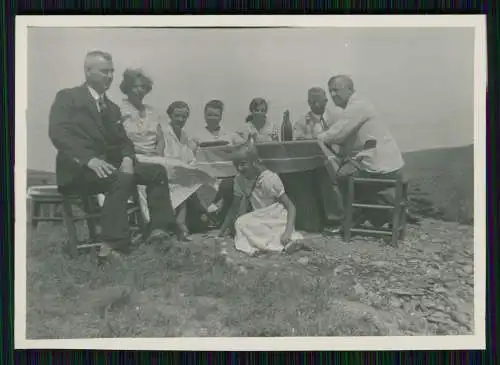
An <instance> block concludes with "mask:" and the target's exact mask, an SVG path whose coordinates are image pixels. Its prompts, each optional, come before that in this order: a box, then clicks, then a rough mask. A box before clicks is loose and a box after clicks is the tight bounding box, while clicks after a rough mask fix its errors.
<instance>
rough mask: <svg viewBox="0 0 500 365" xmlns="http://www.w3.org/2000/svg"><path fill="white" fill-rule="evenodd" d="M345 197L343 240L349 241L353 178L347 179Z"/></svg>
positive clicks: (351, 223) (351, 222)
mask: <svg viewBox="0 0 500 365" xmlns="http://www.w3.org/2000/svg"><path fill="white" fill-rule="evenodd" d="M347 184H348V185H347V199H346V207H345V218H344V240H345V241H346V242H349V241H350V240H351V229H352V225H353V221H352V220H353V206H352V204H353V203H354V178H353V177H349V178H348V181H347Z"/></svg>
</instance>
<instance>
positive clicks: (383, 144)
mask: <svg viewBox="0 0 500 365" xmlns="http://www.w3.org/2000/svg"><path fill="white" fill-rule="evenodd" d="M328 90H329V92H330V95H331V97H332V99H333V101H334V103H335V104H336V105H337V106H338V107H339V108H341V109H343V111H342V113H341V114H340V115H339V120H338V121H336V122H335V123H334V124H333V125H332V126H331V127H330V128H329V129H328V130H326V131H324V132H322V133H320V134H318V136H317V138H318V140H320V141H322V142H324V143H326V144H336V145H338V146H339V147H340V150H339V156H340V158H341V159H342V160H343V161H346V160H350V161H353V162H354V163H355V166H356V167H357V169H358V171H356V172H355V173H356V174H358V175H360V176H366V177H374V178H377V177H378V178H399V177H402V168H403V166H404V161H403V157H402V155H401V152H400V150H399V147H398V145H397V143H396V141H395V140H394V138H393V137H392V135H391V133H390V132H389V130H388V129H387V128H386V126H385V125H384V124H383V122H382V121H381V120H380V119H379V117H378V115H377V112H376V110H375V108H374V107H373V105H372V104H371V103H369V102H367V101H366V100H364V99H363V98H361V97H360V96H359V95H358V94H357V93H356V92H355V89H354V84H353V81H352V80H351V78H350V77H348V76H345V75H338V76H334V77H332V78H331V79H330V80H329V81H328ZM341 165H342V162H341ZM341 171H342V167H341V169H340V171H339V175H340V176H341V175H342V172H341ZM360 193H361V195H362V197H361V198H360V199H363V200H368V201H369V202H372V203H374V204H388V203H392V202H393V201H394V189H385V190H383V191H381V190H380V188H377V187H376V186H374V187H373V188H369V189H363V191H361V192H360ZM368 214H369V212H368V213H366V214H365V217H366V218H367V219H368V220H370V222H371V223H372V224H373V225H375V226H381V225H383V224H385V223H386V222H387V221H388V219H389V214H387V215H384V214H381V213H380V212H375V213H373V214H369V215H368Z"/></svg>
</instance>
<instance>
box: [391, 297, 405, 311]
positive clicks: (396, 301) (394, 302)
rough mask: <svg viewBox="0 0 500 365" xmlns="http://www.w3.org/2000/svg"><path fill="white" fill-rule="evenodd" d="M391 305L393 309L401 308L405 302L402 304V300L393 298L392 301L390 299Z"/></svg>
mask: <svg viewBox="0 0 500 365" xmlns="http://www.w3.org/2000/svg"><path fill="white" fill-rule="evenodd" d="M389 304H390V305H391V307H393V308H401V306H402V305H403V302H401V300H399V299H398V298H396V297H391V299H389Z"/></svg>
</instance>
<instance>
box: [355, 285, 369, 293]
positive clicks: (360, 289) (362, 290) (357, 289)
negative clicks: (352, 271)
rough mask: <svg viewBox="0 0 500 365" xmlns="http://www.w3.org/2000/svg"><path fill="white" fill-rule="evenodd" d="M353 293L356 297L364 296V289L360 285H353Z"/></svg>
mask: <svg viewBox="0 0 500 365" xmlns="http://www.w3.org/2000/svg"><path fill="white" fill-rule="evenodd" d="M354 292H355V293H356V294H358V295H365V293H366V289H365V288H363V286H362V285H361V284H356V285H354Z"/></svg>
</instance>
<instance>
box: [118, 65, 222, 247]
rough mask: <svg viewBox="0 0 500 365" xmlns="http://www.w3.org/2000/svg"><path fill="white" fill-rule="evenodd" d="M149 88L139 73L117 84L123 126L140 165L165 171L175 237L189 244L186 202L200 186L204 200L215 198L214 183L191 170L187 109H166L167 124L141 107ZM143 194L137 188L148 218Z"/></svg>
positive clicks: (129, 73)
mask: <svg viewBox="0 0 500 365" xmlns="http://www.w3.org/2000/svg"><path fill="white" fill-rule="evenodd" d="M152 86H153V82H152V80H151V78H150V77H149V76H147V75H146V74H145V73H144V72H143V71H142V70H141V69H127V70H125V72H124V74H123V81H122V83H121V84H120V90H121V91H122V92H123V93H124V94H125V95H126V98H124V99H123V101H122V104H121V112H122V120H123V126H124V128H125V131H126V133H127V135H128V137H129V139H130V140H131V141H132V142H133V144H134V147H135V150H136V156H137V159H138V160H139V161H141V162H144V163H153V164H161V165H163V166H164V167H165V168H166V169H167V174H168V177H169V187H170V195H171V199H172V206H173V208H174V209H176V211H177V227H178V237H179V238H180V239H182V240H190V238H189V230H188V228H187V226H186V209H187V200H188V199H190V198H191V197H192V195H193V194H194V193H195V192H197V191H198V190H199V189H200V188H201V187H202V186H203V187H204V188H206V189H208V190H209V193H205V194H204V196H210V195H211V194H212V195H214V196H215V190H214V189H213V187H212V184H213V181H214V179H213V178H212V177H211V176H209V175H207V174H206V173H203V172H201V171H199V170H197V169H195V168H194V167H192V166H190V165H192V163H193V162H194V155H193V148H195V144H194V143H192V142H191V141H190V139H189V138H188V137H187V136H186V134H185V132H184V131H183V127H184V125H185V123H186V121H187V118H188V117H189V107H188V105H187V104H186V103H184V102H181V101H177V102H174V103H172V104H171V105H170V106H169V107H168V109H167V115H168V117H169V118H170V121H168V120H167V118H166V117H165V116H164V114H163V115H162V114H160V113H157V112H156V111H155V110H154V109H153V108H152V107H150V106H149V105H147V104H144V103H143V100H144V97H145V96H146V95H147V94H148V93H149V92H151V90H152ZM145 194H146V192H145V190H144V188H143V187H139V195H140V197H141V201H142V203H143V204H142V205H141V206H142V207H143V212H144V215H145V217H146V218H148V217H149V211H148V210H147V206H145V204H144V202H145ZM206 204H208V203H206Z"/></svg>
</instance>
